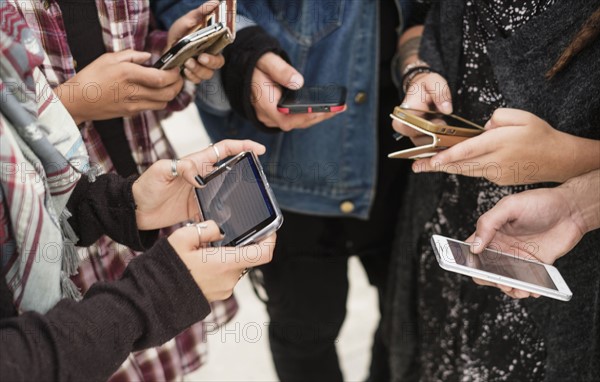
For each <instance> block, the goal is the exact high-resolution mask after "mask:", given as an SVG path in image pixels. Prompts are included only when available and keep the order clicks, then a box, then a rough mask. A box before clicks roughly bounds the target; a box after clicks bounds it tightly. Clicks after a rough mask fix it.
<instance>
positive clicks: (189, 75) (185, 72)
mask: <svg viewBox="0 0 600 382" xmlns="http://www.w3.org/2000/svg"><path fill="white" fill-rule="evenodd" d="M186 66H187V65H186ZM183 75H184V76H185V78H187V79H188V80H190V81H192V82H193V83H195V84H196V85H197V84H199V83H200V82H202V78H200V77H198V76H197V75H196V74H195V73H194V72H192V71H191V70H189V69H188V68H185V69H183Z"/></svg>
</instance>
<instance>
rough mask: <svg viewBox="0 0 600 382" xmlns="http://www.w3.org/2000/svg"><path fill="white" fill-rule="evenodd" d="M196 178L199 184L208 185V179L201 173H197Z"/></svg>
mask: <svg viewBox="0 0 600 382" xmlns="http://www.w3.org/2000/svg"><path fill="white" fill-rule="evenodd" d="M194 179H196V182H198V184H199V185H201V186H206V181H205V180H204V178H202V177H201V176H200V175H196V177H195V178H194Z"/></svg>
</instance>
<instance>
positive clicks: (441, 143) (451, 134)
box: [388, 106, 484, 159]
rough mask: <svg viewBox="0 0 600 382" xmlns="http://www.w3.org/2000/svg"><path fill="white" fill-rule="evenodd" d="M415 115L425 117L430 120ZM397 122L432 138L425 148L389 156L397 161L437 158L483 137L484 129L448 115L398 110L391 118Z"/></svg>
mask: <svg viewBox="0 0 600 382" xmlns="http://www.w3.org/2000/svg"><path fill="white" fill-rule="evenodd" d="M416 113H424V114H425V115H426V116H427V117H428V118H429V119H426V118H423V117H420V116H418V115H416ZM390 117H392V119H395V120H397V121H399V122H401V123H403V124H405V125H407V126H409V127H411V128H413V129H415V130H417V131H419V132H420V133H422V134H423V135H426V136H429V137H431V142H430V143H428V144H425V145H421V146H417V147H412V148H409V149H405V150H401V151H396V152H393V153H391V154H389V155H388V158H394V159H421V158H427V157H431V156H434V155H435V154H437V153H438V152H439V151H441V150H445V149H447V148H449V147H451V146H454V145H455V144H457V143H459V142H462V141H464V140H466V139H468V138H471V137H474V136H477V135H479V134H481V133H483V131H484V128H483V127H481V126H479V125H477V124H475V123H473V122H471V121H468V120H466V119H464V118H462V117H459V116H457V115H454V114H450V115H446V114H442V113H438V112H433V111H425V110H414V109H408V108H403V107H400V106H397V107H396V108H395V109H394V112H393V113H392V114H390Z"/></svg>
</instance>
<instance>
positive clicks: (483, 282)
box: [472, 277, 497, 287]
mask: <svg viewBox="0 0 600 382" xmlns="http://www.w3.org/2000/svg"><path fill="white" fill-rule="evenodd" d="M472 279H473V282H475V284H477V285H482V286H491V287H496V286H497V285H496V284H495V283H492V282H489V281H487V280H483V279H479V278H477V277H472Z"/></svg>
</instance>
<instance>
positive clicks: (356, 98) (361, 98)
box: [354, 92, 367, 105]
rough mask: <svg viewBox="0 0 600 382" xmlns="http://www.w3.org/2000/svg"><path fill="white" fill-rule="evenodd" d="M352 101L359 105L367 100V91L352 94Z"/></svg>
mask: <svg viewBox="0 0 600 382" xmlns="http://www.w3.org/2000/svg"><path fill="white" fill-rule="evenodd" d="M354 102H356V103H357V104H359V105H360V104H363V103H365V102H367V93H365V92H358V93H356V96H354Z"/></svg>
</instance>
